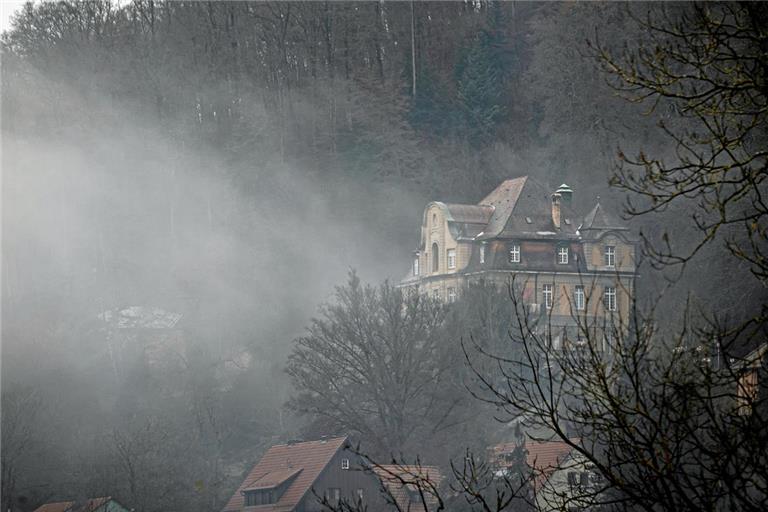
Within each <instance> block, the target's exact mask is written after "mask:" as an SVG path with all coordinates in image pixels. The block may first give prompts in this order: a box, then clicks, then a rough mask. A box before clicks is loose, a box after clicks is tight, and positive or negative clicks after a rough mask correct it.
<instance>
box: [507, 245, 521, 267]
mask: <svg viewBox="0 0 768 512" xmlns="http://www.w3.org/2000/svg"><path fill="white" fill-rule="evenodd" d="M509 262H510V263H520V244H512V245H510V246H509Z"/></svg>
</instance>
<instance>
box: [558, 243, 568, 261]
mask: <svg viewBox="0 0 768 512" xmlns="http://www.w3.org/2000/svg"><path fill="white" fill-rule="evenodd" d="M557 263H558V264H560V265H567V264H568V246H567V245H561V246H560V247H558V248H557Z"/></svg>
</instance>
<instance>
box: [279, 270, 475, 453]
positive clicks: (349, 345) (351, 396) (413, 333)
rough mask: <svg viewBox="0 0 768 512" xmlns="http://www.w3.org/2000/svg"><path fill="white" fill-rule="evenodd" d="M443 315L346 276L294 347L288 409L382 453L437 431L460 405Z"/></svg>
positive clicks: (426, 302)
mask: <svg viewBox="0 0 768 512" xmlns="http://www.w3.org/2000/svg"><path fill="white" fill-rule="evenodd" d="M444 316H445V308H444V307H443V306H442V305H441V304H439V303H438V302H437V301H435V300H432V299H430V298H427V297H425V296H422V295H420V294H418V293H416V292H415V291H407V290H401V289H398V288H396V287H394V286H393V285H392V284H390V283H384V284H382V285H381V286H379V287H372V286H364V285H363V284H361V282H360V280H359V278H358V277H357V275H355V274H354V273H351V274H350V276H349V281H348V282H347V284H346V285H344V286H339V287H337V288H336V293H335V301H334V303H332V304H328V305H326V306H324V307H323V309H322V313H321V317H320V318H316V319H314V320H313V321H312V324H311V326H310V327H309V329H308V330H309V332H308V334H307V335H306V336H304V337H302V338H299V339H298V340H297V341H296V347H295V349H294V351H293V353H292V354H291V356H290V359H289V362H288V367H287V371H288V373H289V374H290V375H291V377H292V379H293V382H294V385H295V386H296V389H297V391H298V394H297V396H296V397H295V398H294V399H293V400H292V401H291V403H290V404H291V406H292V407H293V408H294V409H295V410H298V411H300V412H303V413H309V414H311V415H313V416H314V417H315V418H318V419H321V420H324V421H325V422H326V428H330V429H337V430H339V431H342V430H343V431H347V432H350V433H356V434H359V435H361V436H363V437H364V438H365V439H370V440H376V443H377V445H376V450H377V451H378V452H380V453H391V452H397V451H398V450H400V449H403V448H404V447H405V446H406V445H408V444H409V443H410V442H413V441H415V440H417V439H419V440H424V439H427V436H425V435H424V434H425V432H426V433H429V434H431V435H434V434H435V433H437V432H440V431H441V430H443V429H445V428H446V427H447V426H450V425H451V423H452V422H453V421H454V409H455V408H456V405H457V403H458V401H459V400H461V398H457V397H452V396H451V393H450V388H451V380H450V373H449V370H450V369H451V368H452V367H455V364H456V358H452V357H450V353H449V346H448V344H446V343H444V341H445V340H444V337H443V331H442V329H441V328H442V326H443V319H444Z"/></svg>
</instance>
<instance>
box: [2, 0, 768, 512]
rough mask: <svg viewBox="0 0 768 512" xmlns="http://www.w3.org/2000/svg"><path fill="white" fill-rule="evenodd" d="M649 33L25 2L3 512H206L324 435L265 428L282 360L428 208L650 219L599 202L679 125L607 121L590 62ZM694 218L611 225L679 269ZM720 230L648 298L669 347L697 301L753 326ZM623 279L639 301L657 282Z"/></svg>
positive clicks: (581, 8)
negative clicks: (281, 449)
mask: <svg viewBox="0 0 768 512" xmlns="http://www.w3.org/2000/svg"><path fill="white" fill-rule="evenodd" d="M648 9H649V6H648V5H646V4H642V3H637V4H632V5H622V4H591V3H570V2H568V3H560V2H557V3H527V2H525V3H517V2H515V3H506V2H486V1H480V2H423V3H422V2H415V3H407V2H389V1H383V2H322V3H321V2H155V1H151V0H150V1H138V0H137V1H133V2H116V3H112V2H108V1H98V2H58V3H53V2H34V3H28V4H26V5H25V6H24V7H23V8H21V9H20V10H19V11H18V12H17V14H16V15H15V16H14V17H13V19H12V23H11V27H10V29H9V30H8V31H6V32H4V33H3V35H2V133H1V135H2V169H3V186H2V203H3V207H2V217H3V221H2V223H3V225H2V392H3V396H4V398H3V411H2V412H3V431H4V433H3V436H4V437H3V452H5V453H4V454H3V458H4V469H3V494H4V495H7V496H9V498H8V500H10V501H8V502H7V503H6V498H5V497H4V498H3V500H4V501H3V504H4V505H7V509H8V510H13V512H16V511H23V512H28V511H31V510H33V509H34V508H36V507H37V506H38V505H40V504H42V503H44V502H46V501H55V500H57V499H69V498H73V499H79V498H83V497H86V496H88V497H93V496H97V495H98V496H101V495H108V494H112V495H117V496H120V497H122V499H124V500H126V503H127V502H128V501H130V502H131V503H130V508H132V509H135V510H136V511H137V512H138V511H140V512H145V511H146V512H150V511H155V510H157V511H159V510H182V509H184V510H201V511H202V510H217V511H218V510H221V507H222V506H223V505H224V503H225V500H226V499H227V497H229V495H230V494H231V493H232V491H233V489H234V488H236V485H237V484H238V483H239V482H240V480H241V477H242V476H243V473H244V471H246V470H247V469H248V468H250V466H251V465H253V463H254V461H255V460H257V459H258V457H259V456H260V455H261V454H262V453H263V452H264V450H265V449H266V448H268V447H269V446H270V445H272V444H273V443H275V442H277V441H285V440H287V439H291V438H295V437H301V436H302V435H303V434H304V433H307V432H315V431H316V430H317V429H318V428H322V427H323V426H324V425H325V424H323V423H322V422H320V423H319V426H318V424H313V426H312V427H308V424H309V423H310V422H308V421H307V418H306V417H305V416H302V415H300V414H297V412H296V410H295V409H292V408H286V407H285V403H286V402H287V401H289V399H290V398H291V396H292V395H293V393H294V391H295V390H294V389H292V387H291V381H290V379H289V377H288V376H287V375H286V373H285V367H286V363H287V361H288V356H289V354H290V353H291V352H292V351H293V350H294V348H295V346H296V345H295V342H294V340H295V339H296V338H297V337H300V336H303V335H305V334H306V332H307V327H308V326H310V325H311V322H312V319H313V317H318V316H321V315H322V311H323V310H322V309H321V307H320V305H321V304H323V303H327V302H329V301H330V302H333V301H334V300H335V297H336V296H335V295H334V293H335V292H334V286H336V285H339V284H340V283H344V282H345V280H346V279H348V274H349V271H350V270H351V269H354V270H356V272H357V275H359V276H360V277H361V278H362V279H363V281H365V282H370V283H379V282H382V281H385V280H389V282H390V283H397V282H399V280H400V279H401V278H403V276H405V275H406V273H407V272H408V270H409V266H410V264H411V261H412V259H411V256H412V252H413V251H414V250H416V249H417V244H418V243H419V230H420V227H421V222H422V214H423V211H424V207H425V205H426V204H427V203H428V202H430V201H433V200H439V201H445V202H458V203H466V204H475V203H476V202H477V201H479V200H480V199H481V198H482V197H484V196H485V195H486V194H487V193H489V192H490V191H491V190H493V189H494V188H495V187H496V186H497V185H498V184H499V183H501V182H502V181H503V180H505V179H508V178H515V177H519V176H530V177H532V178H534V179H535V180H537V181H538V182H541V183H543V184H544V185H545V186H547V187H551V188H552V191H553V192H554V190H555V188H556V187H558V186H559V185H560V184H561V183H567V184H568V185H570V187H571V188H572V189H573V191H574V194H573V207H574V210H575V211H577V212H579V213H580V214H581V215H583V214H586V212H588V211H589V210H590V209H591V208H592V207H593V206H594V204H595V203H596V202H597V200H598V197H599V198H600V202H601V204H603V205H605V207H606V208H607V209H609V210H610V211H612V212H614V213H615V214H616V215H617V216H621V214H622V212H623V208H624V206H625V205H626V204H627V201H628V200H630V201H634V204H641V205H642V204H645V203H643V201H648V200H647V198H639V199H638V198H636V197H634V198H630V197H629V195H628V194H627V192H626V191H624V190H619V189H617V188H613V187H611V186H610V184H609V182H610V179H611V176H613V174H614V172H615V170H616V168H617V165H618V164H617V162H618V161H619V160H620V159H619V157H618V156H617V155H618V154H619V151H620V150H621V151H623V152H624V153H626V154H627V155H630V154H632V155H634V154H636V153H637V152H639V151H641V150H642V151H645V152H648V151H653V152H654V155H655V156H656V157H657V158H660V159H664V158H667V159H670V160H674V159H676V158H677V157H678V154H677V153H676V152H675V145H674V144H673V143H671V142H670V140H669V139H668V138H667V137H666V135H665V133H664V132H663V131H661V130H659V129H658V122H659V121H663V122H665V123H666V126H668V127H673V128H675V127H685V126H686V124H685V123H687V122H689V121H688V120H686V119H684V118H682V117H680V116H679V115H678V111H676V110H675V107H674V104H673V101H671V100H669V101H668V100H666V99H662V100H661V101H659V103H658V104H657V105H656V107H655V108H649V107H648V105H646V104H633V103H631V102H627V101H625V100H624V99H622V98H621V97H620V95H619V94H617V92H616V90H615V89H613V88H612V87H610V84H609V82H610V80H609V79H608V78H607V77H606V76H605V75H604V73H602V72H601V67H600V65H599V62H598V55H597V51H596V49H595V46H594V43H595V42H596V41H597V42H599V43H600V44H601V45H603V46H608V47H611V48H615V49H617V50H619V49H627V51H632V50H634V49H636V48H637V47H638V46H639V45H642V43H643V42H645V41H647V39H646V38H647V32H646V31H647V29H646V28H644V27H643V26H641V25H638V24H637V23H636V22H635V20H634V19H633V17H632V14H633V13H634V14H641V15H642V14H644V13H645V12H647V11H648ZM589 41H592V43H593V45H590V44H589V43H588V42H589ZM638 201H639V203H638ZM691 211H692V210H691V206H690V205H685V204H683V205H680V204H673V205H670V207H669V208H668V209H667V210H666V211H663V212H655V213H654V214H652V215H648V216H645V217H638V218H628V217H627V218H625V221H626V223H627V225H628V226H629V227H630V228H631V229H632V230H633V232H636V233H643V234H645V235H647V236H648V237H649V238H651V239H653V240H661V239H662V236H663V233H664V231H669V232H674V233H676V238H675V239H674V245H675V248H676V249H680V250H684V249H685V248H689V247H692V246H693V245H694V244H695V243H696V242H697V235H698V232H697V228H696V225H695V223H694V222H693V221H692V217H691V215H692V213H691ZM729 229H731V230H732V231H729ZM738 229H739V228H738V227H736V228H732V227H728V226H726V227H725V228H724V229H723V230H722V231H721V233H718V237H722V239H721V238H717V239H716V240H717V241H716V242H714V243H712V244H710V245H708V246H707V247H705V248H704V249H703V250H702V251H701V253H700V254H699V255H698V257H697V259H695V260H694V261H692V262H691V264H690V265H689V266H688V268H687V269H686V271H685V272H684V273H683V275H682V277H681V280H680V281H679V283H681V284H679V285H678V286H676V287H675V288H673V289H671V290H670V291H667V292H665V294H664V296H663V297H662V299H660V300H662V301H663V304H665V305H666V306H667V307H662V308H659V309H660V312H659V316H658V319H657V320H658V324H659V325H660V326H662V328H665V326H670V325H677V323H678V321H679V317H678V313H679V312H680V311H681V309H682V308H683V306H684V304H685V302H686V300H687V299H689V298H690V299H691V304H692V308H693V309H695V308H699V307H702V306H706V305H709V304H711V301H712V298H713V297H714V296H715V295H716V296H717V300H718V301H719V303H720V304H721V305H722V309H721V310H720V313H722V315H723V317H727V318H728V319H729V321H731V320H733V321H737V320H741V319H743V318H750V317H752V316H754V315H756V314H757V313H755V311H758V310H760V309H761V307H762V305H763V304H764V302H765V298H766V295H765V288H764V286H763V283H762V282H760V281H758V280H755V279H754V275H753V273H752V271H753V266H752V265H751V264H750V262H749V261H745V260H739V261H735V260H734V259H733V258H732V255H731V254H730V253H729V252H728V251H727V247H726V244H725V242H724V240H726V239H727V238H728V235H729V234H733V237H734V238H735V239H736V240H742V241H743V240H744V238H743V233H741V232H739V231H738ZM758 243H760V241H758ZM639 274H640V276H641V278H640V279H639V281H638V301H639V303H640V304H642V305H647V304H648V303H650V304H653V303H655V302H656V301H657V300H659V299H658V297H657V294H658V292H659V291H660V290H663V289H665V286H667V283H668V281H667V278H669V277H670V276H671V275H674V274H675V270H674V269H673V270H669V269H665V270H657V269H654V268H653V267H652V266H651V265H648V264H646V263H645V262H643V261H641V262H640V267H639ZM702 276H706V278H703V277H702ZM743 297H748V300H743ZM153 315H154V316H153ZM150 317H152V318H150ZM116 318H123V319H125V321H126V322H134V323H131V324H130V325H131V327H130V328H126V327H124V326H123V327H121V326H120V324H119V323H118V321H117V320H115V319H116ZM110 319H112V320H110ZM150 321H156V322H158V323H157V324H153V326H149V327H148V326H147V325H146V324H143V322H150ZM158 326H159V327H158ZM452 335H455V336H454V337H455V338H457V339H456V340H451V341H452V342H456V343H458V338H461V336H462V333H460V332H453V333H452ZM446 337H450V336H448V335H446ZM178 339H183V343H182V342H179V344H177V345H175V344H174V343H176V342H172V341H169V340H178ZM158 347H160V348H158ZM14 429H16V430H14ZM313 429H314V430H313ZM467 430H469V427H467ZM6 431H8V432H16V434H18V436H20V437H18V436H17V437H16V438H13V437H10V434H8V436H9V437H6V433H5V432H6ZM19 432H20V433H21V434H19ZM329 433H334V432H329ZM466 435H468V434H467V432H466V431H462V432H461V434H456V436H457V437H458V438H461V439H463V438H464V437H462V436H466ZM19 439H20V440H19ZM435 439H437V437H435ZM434 442H435V443H437V441H434ZM14 443H15V444H14ZM430 449H434V450H435V451H439V450H437V448H435V447H431V448H430ZM463 449H464V447H463V445H461V444H459V443H456V444H455V445H454V446H452V447H451V448H450V449H446V451H445V452H446V453H445V454H444V455H445V456H446V457H448V456H454V455H456V454H459V456H460V455H461V453H462V450H463ZM449 452H450V453H449Z"/></svg>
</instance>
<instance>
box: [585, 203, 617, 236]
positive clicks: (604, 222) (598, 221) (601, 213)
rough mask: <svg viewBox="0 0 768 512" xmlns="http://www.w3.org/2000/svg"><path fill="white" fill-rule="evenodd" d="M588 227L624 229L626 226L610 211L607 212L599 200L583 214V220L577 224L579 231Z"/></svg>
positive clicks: (595, 228) (588, 228)
mask: <svg viewBox="0 0 768 512" xmlns="http://www.w3.org/2000/svg"><path fill="white" fill-rule="evenodd" d="M590 229H594V230H601V229H621V230H625V229H627V228H626V227H624V226H622V225H621V223H620V222H619V221H618V220H617V219H616V218H615V217H614V216H613V215H611V214H610V213H608V212H607V211H606V210H605V208H604V207H603V206H601V205H600V201H598V202H597V204H596V205H595V207H594V208H592V210H591V211H590V212H589V213H588V214H587V215H585V216H584V222H582V223H581V226H579V230H580V231H587V230H590Z"/></svg>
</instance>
